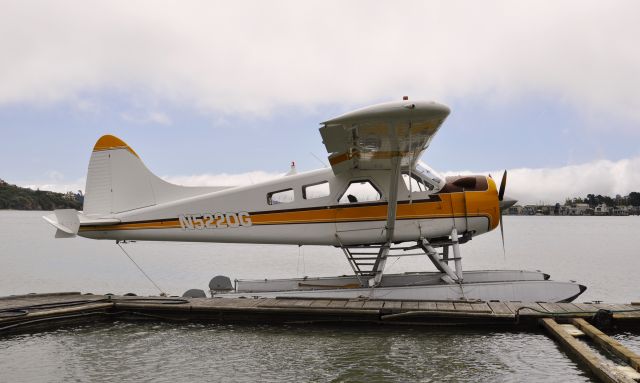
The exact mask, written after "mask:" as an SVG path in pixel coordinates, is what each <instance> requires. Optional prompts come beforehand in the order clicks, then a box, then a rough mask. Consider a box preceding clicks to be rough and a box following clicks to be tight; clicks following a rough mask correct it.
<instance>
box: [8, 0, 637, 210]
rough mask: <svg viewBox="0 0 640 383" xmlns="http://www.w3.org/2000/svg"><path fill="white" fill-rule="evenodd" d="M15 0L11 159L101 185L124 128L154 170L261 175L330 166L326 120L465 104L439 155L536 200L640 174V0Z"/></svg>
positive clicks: (24, 174) (197, 178) (227, 179)
mask: <svg viewBox="0 0 640 383" xmlns="http://www.w3.org/2000/svg"><path fill="white" fill-rule="evenodd" d="M2 4H3V5H2V12H0V48H1V49H2V56H1V57H2V59H0V137H1V140H2V141H1V142H2V144H3V145H2V150H0V178H2V179H4V180H5V181H7V182H9V183H13V184H18V185H22V186H29V187H38V188H41V189H48V190H55V191H66V190H78V189H84V182H85V181H84V177H85V174H86V168H87V164H88V160H89V156H90V151H91V148H92V147H93V144H94V143H95V141H96V140H97V139H98V138H99V137H100V136H101V135H103V134H107V133H108V134H115V135H117V136H118V137H120V138H122V139H123V140H124V141H125V142H127V143H128V144H129V145H130V146H131V147H132V148H134V150H136V152H137V153H138V154H139V155H140V156H141V158H142V159H143V160H144V162H145V164H146V165H147V166H148V167H149V168H150V169H151V170H152V171H153V172H155V173H156V174H158V175H160V176H162V177H163V178H165V179H167V180H170V181H172V182H177V183H181V184H188V185H196V184H204V185H221V184H224V185H233V184H249V183H255V182H259V181H261V180H266V179H270V178H273V177H277V176H279V175H281V174H283V173H284V172H286V171H287V170H288V168H289V163H290V162H291V161H296V164H297V167H298V170H299V171H302V170H311V169H314V168H318V167H321V166H323V164H322V162H326V156H327V153H326V151H325V148H324V146H323V145H322V140H321V138H320V134H319V132H318V128H319V127H320V125H319V123H320V122H322V121H324V120H327V119H329V118H331V117H334V116H336V115H339V114H341V113H344V112H347V111H350V110H353V109H355V108H359V107H363V106H367V105H371V104H374V103H378V102H385V101H394V100H400V99H401V98H402V96H408V97H409V98H410V99H412V100H423V99H424V100H435V101H438V102H440V103H444V104H446V105H448V106H449V107H450V108H451V110H452V112H451V115H450V116H449V117H448V119H447V120H446V121H445V123H444V125H443V126H442V128H441V129H440V131H439V133H438V135H437V136H436V137H435V139H434V140H433V142H432V143H431V146H430V147H429V149H428V150H427V151H426V152H425V154H424V156H423V158H422V160H423V161H425V162H427V163H428V164H429V165H431V166H432V167H433V168H435V169H437V170H438V171H440V172H442V173H446V174H457V173H466V172H474V173H480V174H487V173H491V174H493V175H494V178H495V177H496V176H495V175H496V174H497V175H498V177H499V176H500V174H501V172H502V171H503V169H508V170H509V184H508V187H507V194H509V195H510V196H512V197H514V198H517V199H520V200H521V201H522V202H524V203H533V202H547V203H552V202H556V201H560V202H562V201H564V199H565V198H566V197H575V196H584V195H586V194H587V193H596V194H608V195H615V194H622V195H624V194H627V193H629V192H630V191H640V49H638V38H639V37H640V23H638V22H637V15H638V14H640V3H638V2H637V1H612V2H602V1H589V0H587V1H562V0H561V1H554V2H540V1H518V2H513V1H482V2H477V1H450V0H449V1H403V2H400V3H398V2H390V1H387V2H382V1H348V2H345V1H327V0H324V1H305V2H300V1H270V2H268V1H235V2H228V1H226V2H225V1H220V2H215V1H202V2H200V1H181V2H173V1H136V2H133V3H132V2H125V1H109V2H97V1H64V0H62V1H42V2H37V3H33V2H24V1H11V0H5V1H3V3H2Z"/></svg>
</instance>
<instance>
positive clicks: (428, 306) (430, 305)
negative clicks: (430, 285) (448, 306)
mask: <svg viewBox="0 0 640 383" xmlns="http://www.w3.org/2000/svg"><path fill="white" fill-rule="evenodd" d="M418 308H419V309H420V310H424V311H436V310H437V309H438V307H437V306H436V302H427V301H424V302H418Z"/></svg>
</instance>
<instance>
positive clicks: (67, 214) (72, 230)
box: [42, 209, 80, 238]
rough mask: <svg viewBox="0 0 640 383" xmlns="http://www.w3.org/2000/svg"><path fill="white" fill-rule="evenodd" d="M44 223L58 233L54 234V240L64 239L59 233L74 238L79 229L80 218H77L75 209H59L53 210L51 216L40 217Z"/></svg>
mask: <svg viewBox="0 0 640 383" xmlns="http://www.w3.org/2000/svg"><path fill="white" fill-rule="evenodd" d="M42 218H44V220H45V221H47V222H49V223H50V224H51V225H53V226H54V227H55V228H56V229H58V231H57V232H56V238H65V237H63V236H62V235H63V234H61V233H58V232H62V233H64V234H66V235H67V238H68V237H75V235H76V234H78V230H79V229H80V218H78V212H77V211H76V210H75V209H59V210H54V211H53V214H50V215H47V216H44V217H42Z"/></svg>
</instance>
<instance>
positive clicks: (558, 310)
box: [539, 302, 567, 315]
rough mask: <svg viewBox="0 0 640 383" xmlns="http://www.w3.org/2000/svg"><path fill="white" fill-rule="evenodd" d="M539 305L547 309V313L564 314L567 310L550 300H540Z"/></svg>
mask: <svg viewBox="0 0 640 383" xmlns="http://www.w3.org/2000/svg"><path fill="white" fill-rule="evenodd" d="M539 305H540V306H542V307H543V308H544V309H545V310H547V311H548V312H549V314H560V315H562V314H564V313H566V312H567V310H565V309H564V308H562V307H560V306H558V305H557V304H555V303H550V302H540V303H539Z"/></svg>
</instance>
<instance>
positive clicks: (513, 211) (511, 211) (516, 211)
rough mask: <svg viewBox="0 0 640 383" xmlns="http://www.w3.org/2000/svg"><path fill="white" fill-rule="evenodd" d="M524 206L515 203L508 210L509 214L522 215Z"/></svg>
mask: <svg viewBox="0 0 640 383" xmlns="http://www.w3.org/2000/svg"><path fill="white" fill-rule="evenodd" d="M522 211H523V207H522V206H520V205H513V206H511V207H510V208H509V209H508V210H507V214H509V215H522Z"/></svg>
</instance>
